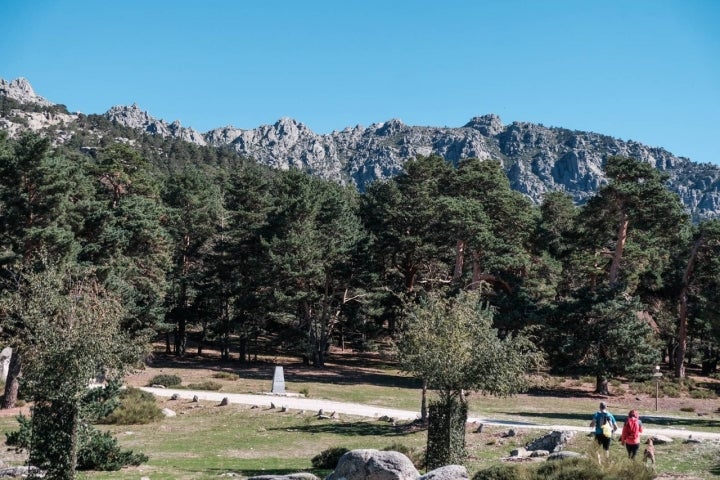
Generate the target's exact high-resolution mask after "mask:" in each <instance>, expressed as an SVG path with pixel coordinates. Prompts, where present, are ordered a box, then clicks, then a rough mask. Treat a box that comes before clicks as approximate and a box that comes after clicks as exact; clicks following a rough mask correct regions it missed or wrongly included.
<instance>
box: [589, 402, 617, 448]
mask: <svg viewBox="0 0 720 480" xmlns="http://www.w3.org/2000/svg"><path fill="white" fill-rule="evenodd" d="M590 426H591V427H595V441H597V443H598V444H600V445H601V446H602V448H603V450H604V451H605V457H609V456H610V441H611V440H612V435H613V433H615V431H616V430H617V428H618V427H617V422H616V421H615V417H614V416H613V414H612V413H610V411H609V410H608V409H607V405H606V404H605V402H600V409H599V410H598V411H597V412H595V414H594V415H593V419H592V420H591V421H590ZM599 456H600V454H599V453H598V457H599Z"/></svg>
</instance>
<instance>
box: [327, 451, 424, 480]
mask: <svg viewBox="0 0 720 480" xmlns="http://www.w3.org/2000/svg"><path fill="white" fill-rule="evenodd" d="M419 476H420V473H419V472H418V471H417V469H416V468H415V465H413V463H412V462H411V461H410V459H409V458H407V457H406V456H405V455H403V454H402V453H399V452H393V451H385V450H372V449H363V450H351V451H349V452H347V453H346V454H344V455H343V456H342V457H340V460H338V464H337V467H336V468H335V471H334V472H333V473H331V474H330V475H328V477H327V479H326V480H417V478H418V477H419Z"/></svg>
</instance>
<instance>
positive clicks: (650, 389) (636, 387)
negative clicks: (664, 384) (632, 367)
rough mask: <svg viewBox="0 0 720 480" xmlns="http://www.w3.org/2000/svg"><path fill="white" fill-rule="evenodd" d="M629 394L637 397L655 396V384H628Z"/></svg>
mask: <svg viewBox="0 0 720 480" xmlns="http://www.w3.org/2000/svg"><path fill="white" fill-rule="evenodd" d="M630 393H632V394H634V395H638V394H641V393H644V394H646V395H655V382H649V381H648V382H633V383H631V384H630Z"/></svg>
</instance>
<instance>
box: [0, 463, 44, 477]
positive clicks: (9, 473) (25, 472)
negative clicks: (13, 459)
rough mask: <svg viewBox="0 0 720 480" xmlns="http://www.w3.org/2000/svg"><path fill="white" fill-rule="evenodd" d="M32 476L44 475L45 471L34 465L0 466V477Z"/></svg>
mask: <svg viewBox="0 0 720 480" xmlns="http://www.w3.org/2000/svg"><path fill="white" fill-rule="evenodd" d="M31 474H32V475H33V476H34V477H44V476H45V472H43V471H42V470H40V469H39V468H38V467H35V466H30V467H28V466H20V467H8V468H0V478H15V477H22V478H27V477H28V476H29V475H31Z"/></svg>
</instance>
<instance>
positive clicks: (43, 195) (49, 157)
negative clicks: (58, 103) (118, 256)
mask: <svg viewBox="0 0 720 480" xmlns="http://www.w3.org/2000/svg"><path fill="white" fill-rule="evenodd" d="M85 167H86V164H84V163H83V162H82V161H80V159H77V158H72V159H71V158H68V157H66V156H64V155H61V154H60V153H58V152H54V151H52V150H51V148H50V143H49V141H48V140H47V139H44V138H41V137H39V136H37V135H33V134H27V135H24V136H22V137H21V138H20V139H19V140H18V141H17V142H8V141H7V139H6V137H5V136H4V135H3V136H0V264H1V265H2V266H3V267H4V269H3V274H2V275H0V291H2V290H4V289H8V290H10V291H13V290H14V289H15V288H16V281H17V276H18V269H19V268H20V267H21V266H22V265H24V264H30V263H31V262H32V261H33V259H36V258H37V257H38V255H39V254H40V253H41V252H42V253H43V254H45V255H52V256H53V257H54V258H56V259H58V260H57V261H59V262H62V263H67V264H71V263H74V262H75V261H76V260H77V258H78V255H79V254H80V253H81V251H82V250H83V244H84V242H85V240H84V238H85V237H86V236H87V235H88V234H87V230H88V223H89V221H90V220H88V218H91V217H92V216H93V215H92V211H93V209H94V208H96V207H97V206H98V205H97V204H95V203H94V189H93V185H92V183H91V178H90V177H89V176H88V175H87V170H86V168H85ZM7 332H8V330H7V329H3V333H2V334H0V335H2V336H6V335H7V334H8V333H7ZM10 335H11V334H10ZM6 340H8V343H10V345H11V346H12V347H13V355H12V358H11V362H10V371H9V374H8V381H7V383H6V386H5V397H4V401H3V406H4V407H5V408H9V407H12V406H13V405H14V404H15V402H16V400H17V395H18V387H19V384H18V381H17V378H18V376H19V375H20V374H21V372H22V350H23V348H22V347H23V346H22V337H14V339H13V341H12V342H11V341H10V340H9V339H6Z"/></svg>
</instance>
